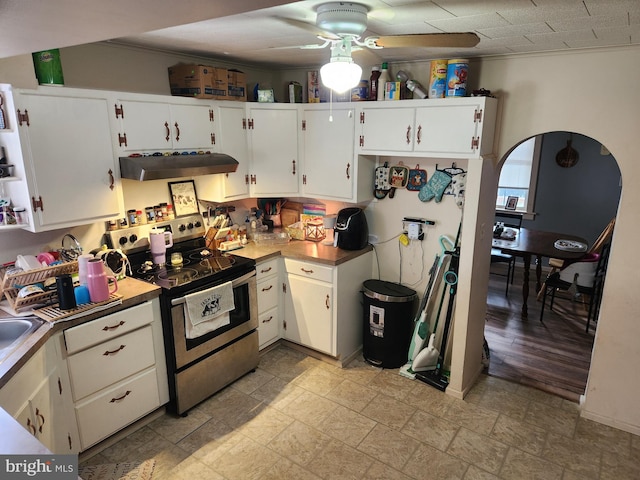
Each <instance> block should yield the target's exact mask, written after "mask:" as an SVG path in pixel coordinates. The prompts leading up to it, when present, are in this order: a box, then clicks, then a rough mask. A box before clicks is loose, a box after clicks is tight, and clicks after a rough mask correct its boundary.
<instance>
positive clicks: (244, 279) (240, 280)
mask: <svg viewBox="0 0 640 480" xmlns="http://www.w3.org/2000/svg"><path fill="white" fill-rule="evenodd" d="M255 276H256V271H255V270H252V271H250V272H249V273H245V274H244V275H242V276H241V277H238V278H234V279H233V280H232V281H231V286H232V287H233V288H236V287H240V286H242V285H244V284H245V283H249V280H250V279H251V278H252V277H255ZM184 302H185V299H184V297H180V298H174V299H172V300H171V305H172V306H175V305H180V304H183V303H184Z"/></svg>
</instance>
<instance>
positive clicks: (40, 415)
mask: <svg viewBox="0 0 640 480" xmlns="http://www.w3.org/2000/svg"><path fill="white" fill-rule="evenodd" d="M36 417H40V426H39V427H38V431H39V432H40V433H42V427H43V426H44V415H42V414H41V413H40V409H39V408H36Z"/></svg>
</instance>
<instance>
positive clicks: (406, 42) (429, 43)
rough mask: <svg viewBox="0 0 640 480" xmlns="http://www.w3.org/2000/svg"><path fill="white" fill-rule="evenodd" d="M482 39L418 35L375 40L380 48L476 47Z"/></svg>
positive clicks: (457, 34)
mask: <svg viewBox="0 0 640 480" xmlns="http://www.w3.org/2000/svg"><path fill="white" fill-rule="evenodd" d="M478 42H480V38H479V37H478V36H477V35H476V34H475V33H470V32H469V33H416V34H412V35H385V36H382V37H379V38H377V39H376V40H375V43H376V45H377V46H379V47H384V48H397V47H449V48H470V47H475V46H476V45H477V44H478Z"/></svg>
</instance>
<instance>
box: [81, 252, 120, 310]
mask: <svg viewBox="0 0 640 480" xmlns="http://www.w3.org/2000/svg"><path fill="white" fill-rule="evenodd" d="M109 279H111V280H113V290H109ZM87 286H88V287H89V297H90V298H91V301H92V302H93V303H98V302H104V301H106V300H108V299H109V295H111V294H112V293H115V292H117V291H118V281H117V280H116V277H114V276H108V275H107V272H106V271H105V269H104V263H102V260H101V259H99V258H92V259H91V260H89V262H88V263H87Z"/></svg>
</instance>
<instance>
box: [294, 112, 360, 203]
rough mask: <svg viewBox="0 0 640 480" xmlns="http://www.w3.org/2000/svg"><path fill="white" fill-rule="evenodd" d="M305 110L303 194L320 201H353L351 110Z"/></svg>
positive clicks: (353, 129) (353, 166) (353, 170)
mask: <svg viewBox="0 0 640 480" xmlns="http://www.w3.org/2000/svg"><path fill="white" fill-rule="evenodd" d="M332 117H333V120H332V121H330V120H329V109H323V110H305V111H304V125H305V126H304V128H303V131H302V138H303V140H302V141H303V142H304V156H303V158H304V176H303V181H302V183H303V186H302V188H303V191H304V193H305V194H306V195H310V196H316V197H320V198H336V199H344V200H350V199H351V198H352V197H353V184H354V175H355V165H354V157H353V148H354V135H355V119H354V109H352V108H351V109H348V110H334V111H333V114H332Z"/></svg>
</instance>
